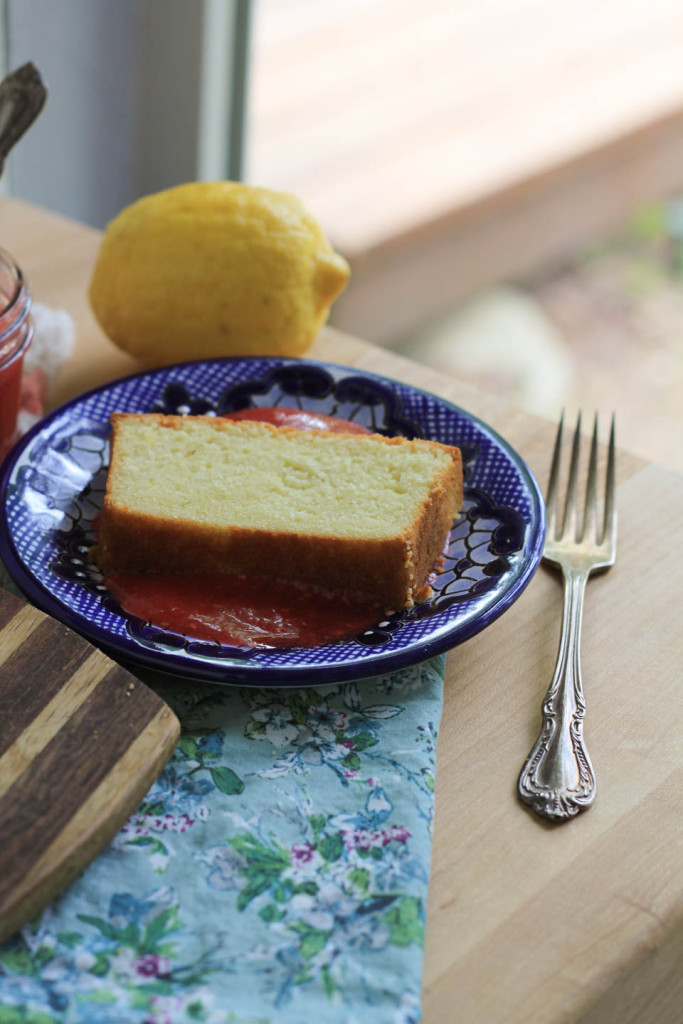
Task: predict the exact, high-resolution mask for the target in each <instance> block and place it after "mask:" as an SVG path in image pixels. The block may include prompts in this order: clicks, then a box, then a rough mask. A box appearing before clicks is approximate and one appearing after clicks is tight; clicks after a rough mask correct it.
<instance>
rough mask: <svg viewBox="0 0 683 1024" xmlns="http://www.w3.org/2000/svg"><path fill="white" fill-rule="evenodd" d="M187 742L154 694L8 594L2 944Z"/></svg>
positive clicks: (0, 629) (1, 643) (2, 682)
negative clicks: (181, 743)
mask: <svg viewBox="0 0 683 1024" xmlns="http://www.w3.org/2000/svg"><path fill="white" fill-rule="evenodd" d="M179 733H180V725H179V723H178V720H177V718H176V717H175V715H174V714H173V712H172V711H171V710H170V708H169V707H168V706H167V705H166V704H164V702H163V701H162V700H161V699H160V698H159V697H157V695H156V694H155V693H153V692H152V690H150V689H148V687H146V686H144V685H143V683H141V682H140V681H139V680H138V679H136V678H135V677H134V676H133V675H131V674H130V673H129V672H127V671H126V670H125V669H123V668H121V667H120V666H119V665H117V664H116V663H115V662H113V661H111V659H110V658H107V657H106V656H105V655H104V654H102V652H101V651H98V650H97V649H96V648H95V647H93V646H92V645H91V644H89V643H88V642H87V641H86V640H83V639H82V638H81V637H80V636H78V635H77V634H76V633H74V632H73V631H72V630H70V629H67V628H66V626H63V625H62V624H61V623H59V622H57V621H56V620H55V619H51V618H49V617H48V616H47V615H44V614H43V613H42V612H40V611H38V610H37V609H36V608H33V607H31V606H30V605H27V604H24V602H23V601H20V600H19V599H18V598H16V597H14V596H13V595H11V594H9V593H7V591H4V590H0V941H2V940H4V939H5V938H7V937H8V936H9V935H11V934H12V933H13V932H15V931H16V930H17V928H19V927H20V926H21V925H22V924H24V923H25V922H26V921H28V920H30V919H31V918H32V917H33V915H34V914H36V913H37V911H39V910H40V909H41V908H42V907H43V906H44V905H45V904H46V903H48V902H49V901H50V900H51V899H53V898H54V897H55V896H56V895H57V894H58V893H59V892H60V891H61V890H62V889H63V888H64V887H65V886H66V885H68V884H69V882H71V881H72V880H73V879H74V878H75V877H76V875H78V874H79V873H80V872H81V871H82V870H83V869H84V868H85V867H86V865H87V864H89V862H90V861H91V860H92V859H93V858H94V857H95V856H96V855H97V854H98V853H99V852H100V850H102V848H103V847H104V846H105V845H106V844H107V842H108V841H109V840H110V839H111V838H112V837H113V836H114V835H115V834H116V832H117V831H118V829H119V828H120V826H121V825H122V824H123V823H124V821H125V820H126V818H127V817H128V815H129V814H131V813H132V812H133V811H134V810H135V808H136V807H137V805H138V804H139V802H140V800H141V799H142V797H143V796H144V795H145V793H146V791H147V789H148V788H149V786H150V785H151V784H152V782H153V781H154V779H155V778H156V777H157V776H158V774H159V773H160V771H161V769H162V768H163V766H164V764H165V763H166V762H167V761H168V759H169V758H170V756H171V754H172V752H173V748H174V747H175V744H176V741H177V739H178V736H179Z"/></svg>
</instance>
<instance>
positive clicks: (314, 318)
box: [88, 182, 349, 366]
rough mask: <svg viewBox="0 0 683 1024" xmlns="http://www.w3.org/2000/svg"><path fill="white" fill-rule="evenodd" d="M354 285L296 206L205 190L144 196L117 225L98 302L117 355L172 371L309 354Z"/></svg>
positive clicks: (95, 287) (265, 195) (286, 200)
mask: <svg viewBox="0 0 683 1024" xmlns="http://www.w3.org/2000/svg"><path fill="white" fill-rule="evenodd" d="M348 278H349V266H348V264H347V262H346V260H345V259H344V258H343V257H342V256H340V255H339V254H337V253H335V252H334V250H333V249H332V247H331V245H330V244H329V242H328V241H327V239H326V237H325V235H324V233H323V231H322V229H321V227H320V225H319V224H318V223H317V221H316V220H315V219H314V218H313V217H312V216H311V215H310V214H308V213H307V211H306V210H305V208H304V206H303V204H302V203H301V202H300V201H299V200H298V199H297V198H296V197H295V196H292V195H289V194H287V193H283V192H275V191H272V190H270V189H265V188H257V187H254V186H249V185H244V184H241V183H238V182H209V183H206V182H197V183H191V184H186V185H179V186H176V187H175V188H171V189H167V190H165V191H163V192H158V193H155V194H154V195H149V196H145V197H143V198H142V199H139V200H138V201H137V202H135V203H133V204H132V205H130V206H128V207H126V208H125V209H124V210H123V211H122V212H121V213H120V214H119V215H118V216H117V217H116V218H115V219H114V220H113V221H111V223H110V224H109V225H108V226H107V228H106V230H105V233H104V237H103V239H102V243H101V245H100V250H99V253H98V257H97V260H96V264H95V268H94V271H93V276H92V279H91V282H90V288H89V293H88V294H89V299H90V304H91V307H92V309H93V312H94V314H95V317H96V318H97V320H98V322H99V324H100V326H101V327H102V329H103V330H104V332H105V334H107V336H108V337H109V338H110V339H111V341H113V342H114V344H115V345H117V346H118V347H119V348H121V349H124V350H125V351H126V352H129V353H130V354H131V355H133V356H135V357H137V358H138V359H139V360H140V361H141V362H142V363H143V364H145V365H148V366H161V365H165V364H168V363H173V362H178V361H182V360H185V359H201V358H212V357H216V356H246V355H281V356H300V355H302V354H303V353H304V352H306V351H307V349H308V348H310V346H311V345H312V344H313V341H314V340H315V337H316V335H317V334H318V332H319V330H320V328H321V327H322V325H323V324H324V323H325V321H326V319H327V317H328V314H329V310H330V306H331V304H332V302H333V301H334V300H335V299H336V298H337V296H338V295H339V294H340V293H341V292H342V291H343V290H344V288H345V286H346V283H347V281H348Z"/></svg>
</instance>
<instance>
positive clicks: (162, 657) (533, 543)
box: [0, 356, 545, 687]
mask: <svg viewBox="0 0 683 1024" xmlns="http://www.w3.org/2000/svg"><path fill="white" fill-rule="evenodd" d="M260 361H262V362H263V363H264V365H265V364H272V363H278V364H280V365H302V366H310V367H314V368H319V369H322V370H327V371H337V372H339V371H341V372H343V373H351V374H355V375H358V376H361V377H363V378H367V379H369V380H371V381H376V382H378V383H379V384H382V385H384V386H387V387H389V388H391V387H393V386H395V385H396V384H398V385H399V386H400V387H402V388H407V389H409V390H410V391H412V392H414V393H416V394H419V395H425V396H427V397H428V398H429V399H431V400H432V401H434V402H436V403H438V404H439V405H440V406H442V407H445V408H446V409H448V410H450V411H452V412H453V413H455V414H457V415H458V416H460V417H463V418H464V419H466V420H468V421H469V422H470V423H471V424H472V425H473V426H475V427H476V429H477V430H478V431H479V432H480V433H481V434H483V435H484V436H485V437H486V438H487V439H488V440H489V441H490V442H492V443H493V444H494V445H496V446H497V447H498V448H500V449H502V451H503V452H504V453H505V454H506V455H507V457H508V459H509V460H510V462H511V463H512V464H513V465H514V468H515V470H516V472H517V474H518V478H519V480H520V483H521V484H522V486H523V488H524V490H525V492H526V496H527V499H528V501H529V505H530V512H529V519H528V522H527V531H528V543H529V548H528V553H527V557H526V560H525V561H524V563H523V565H522V566H521V567H520V569H519V570H518V571H516V572H515V573H514V574H513V575H512V577H511V579H510V580H509V581H508V583H507V585H506V586H505V589H504V590H503V591H502V593H500V594H499V595H498V597H497V599H496V600H495V601H494V602H493V603H492V604H491V605H490V606H489V607H487V608H484V609H482V610H481V611H480V612H479V613H478V614H476V615H475V616H474V617H473V618H470V619H468V620H466V621H464V622H461V623H454V624H453V628H452V629H450V630H448V631H445V632H443V633H442V634H440V635H438V636H436V637H434V638H433V639H427V640H425V641H424V642H422V643H419V644H418V643H414V644H413V645H411V646H409V647H408V648H404V649H401V650H394V651H388V652H387V651H384V652H382V651H381V650H377V653H372V654H369V655H368V656H367V657H366V658H365V659H364V660H363V661H362V662H358V663H354V662H341V663H331V664H330V663H326V664H324V665H320V664H318V665H315V664H313V665H298V666H293V667H282V666H278V667H274V666H262V665H259V664H257V663H254V662H251V663H250V662H248V661H246V662H244V663H243V664H239V665H235V664H233V663H230V664H224V663H223V664H221V663H220V662H213V663H207V662H205V661H198V662H193V661H191V660H190V658H188V657H181V656H179V655H176V654H174V653H173V652H172V651H163V652H160V651H154V650H149V649H147V648H144V647H141V646H140V645H134V644H133V641H132V640H130V639H128V638H125V637H122V638H119V637H117V636H114V637H112V634H111V633H110V631H109V630H107V629H105V628H103V627H101V626H99V625H97V624H96V623H93V622H92V621H91V620H90V619H89V618H88V617H87V616H85V615H83V614H81V613H79V612H77V611H74V610H73V609H72V608H70V607H69V606H68V605H67V604H65V603H63V602H62V601H60V600H59V598H58V597H56V596H55V595H54V594H53V593H51V592H50V590H49V589H48V588H47V587H46V586H45V585H44V584H43V583H42V582H41V581H40V580H39V579H37V578H36V577H35V576H34V575H33V574H32V572H31V571H30V569H29V568H28V566H27V565H26V563H25V562H24V561H23V559H22V558H21V556H20V555H19V553H18V551H17V549H16V547H15V543H14V539H13V536H12V532H11V530H10V527H9V525H8V521H7V517H6V505H7V490H8V486H9V483H10V480H11V477H12V474H13V471H14V468H15V466H16V464H17V462H18V461H19V459H20V458H21V456H22V454H23V453H24V451H25V450H26V449H27V448H28V447H29V446H30V445H31V444H32V443H33V441H34V440H35V439H36V438H37V437H39V436H40V435H41V434H42V433H43V432H44V431H45V430H46V429H48V428H49V427H50V426H51V425H52V423H53V422H54V421H55V420H56V419H58V418H59V417H61V416H64V415H65V414H68V413H69V411H70V410H71V409H73V407H74V406H77V405H79V404H81V403H84V402H87V400H88V399H90V398H92V397H93V396H97V395H101V394H103V393H105V392H107V391H109V390H111V389H112V388H116V387H120V386H121V385H125V384H126V383H128V382H132V381H135V380H139V379H141V378H146V377H154V376H156V375H158V374H163V375H165V374H169V373H172V372H173V371H174V370H186V369H191V368H192V367H193V366H206V365H207V364H220V365H224V364H239V363H247V362H248V363H259V362H260ZM0 498H1V499H2V514H1V515H0V557H1V558H2V560H3V562H4V564H5V567H6V569H7V571H8V573H9V575H10V577H11V578H12V579H13V581H14V582H15V584H16V585H17V586H18V587H19V589H20V590H21V591H22V592H23V593H24V594H25V595H26V597H27V598H28V599H29V600H30V601H31V602H32V603H33V604H34V605H36V607H38V608H39V609H40V610H42V611H44V612H46V613H47V614H48V615H51V616H52V617H53V618H56V619H58V620H59V621H61V622H63V623H64V625H66V626H68V627H69V628H71V629H73V630H74V631H75V632H77V633H79V634H80V635H81V636H83V637H85V638H86V639H87V640H89V641H90V642H91V643H93V644H94V645H95V646H96V647H98V648H100V649H101V650H102V651H104V653H105V654H107V655H109V656H110V657H112V658H115V659H118V660H119V661H124V662H127V663H129V664H133V665H139V666H142V667H145V668H148V669H152V670H154V671H155V672H157V673H159V672H160V673H163V674H167V675H170V676H175V677H181V678H184V679H187V680H192V681H195V682H203V683H213V684H216V685H223V686H244V685H250V686H275V687H277V686H294V687H295V686H301V687H304V686H316V685H318V686H319V685H326V684H328V683H340V682H349V681H351V680H356V681H360V680H362V679H365V678H370V677H372V676H376V675H379V674H385V673H387V672H392V671H396V670H398V669H401V668H406V667H408V666H410V665H414V664H417V663H419V662H422V661H425V660H426V659H428V658H431V657H434V656H435V655H437V654H442V653H444V652H446V651H448V650H450V649H452V648H454V647H456V646H459V645H460V644H461V643H463V642H464V641H466V640H469V639H471V637H473V636H475V635H476V634H477V633H480V632H481V631H482V630H484V629H486V628H487V627H488V626H489V625H490V624H491V623H492V622H494V621H495V620H496V619H497V618H499V617H500V616H501V615H502V614H503V613H504V612H505V611H507V610H508V609H509V608H510V607H511V605H512V604H514V602H515V601H516V600H517V599H518V597H519V596H520V595H521V594H522V592H523V591H524V590H525V589H526V587H527V586H528V584H529V582H530V581H531V579H532V577H533V575H534V574H535V572H536V570H537V568H538V566H539V564H540V560H541V555H542V552H543V542H544V539H545V505H544V500H543V496H542V493H541V490H540V487H539V485H538V482H537V481H536V479H535V477H534V475H533V473H532V472H531V470H530V469H529V467H528V466H527V464H526V462H525V461H524V459H523V458H522V457H521V455H519V453H518V452H517V451H516V450H515V449H514V448H513V447H512V445H511V444H510V443H509V442H508V441H506V440H505V438H503V437H502V436H501V435H500V434H499V433H498V432H497V431H496V430H495V429H494V428H493V427H491V426H489V425H488V424H487V423H486V422H485V421H484V420H482V419H480V418H479V417H478V416H475V415H473V414H472V413H470V412H468V411H467V410H466V409H463V408H462V407H461V406H458V405H456V404H455V403H454V402H450V401H449V400H448V399H445V398H442V397H441V396H440V395H436V394H434V393H433V392H430V391H426V390H425V389H424V388H419V387H416V386H415V385H412V384H408V383H406V382H404V381H398V380H395V379H393V378H391V377H387V376H384V375H382V374H378V373H374V372H372V371H368V370H365V369H363V368H360V367H355V366H349V365H346V364H343V363H332V362H322V361H319V360H312V359H305V358H299V359H296V358H291V357H284V356H283V357H279V356H226V357H222V358H215V359H193V360H187V361H183V362H179V363H173V364H170V365H168V366H161V367H156V368H153V369H148V370H140V371H136V372H135V373H131V374H126V375H125V376H123V377H118V378H116V379H115V380H112V381H109V382H107V383H105V384H101V385H99V386H97V387H93V388H90V389H88V390H87V391H84V392H82V393H80V394H78V395H76V396H74V397H73V398H72V399H69V400H67V401H66V402H63V403H62V404H61V405H59V406H57V407H56V408H55V409H53V410H52V411H51V412H49V413H47V414H46V415H45V416H44V417H43V418H42V419H41V420H39V421H38V423H36V424H35V425H34V426H33V427H31V428H30V429H29V430H28V431H27V432H26V433H25V434H24V436H23V437H22V438H21V439H20V440H19V441H18V442H17V443H16V445H15V446H14V447H13V448H12V450H11V451H10V452H9V454H8V455H7V457H6V458H5V460H4V462H3V464H2V466H0ZM321 675H324V679H322V680H321V678H320V676H321Z"/></svg>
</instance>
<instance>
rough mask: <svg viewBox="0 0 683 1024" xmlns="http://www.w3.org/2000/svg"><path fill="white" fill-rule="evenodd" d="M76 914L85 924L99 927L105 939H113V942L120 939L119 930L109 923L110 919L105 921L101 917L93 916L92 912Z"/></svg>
mask: <svg viewBox="0 0 683 1024" xmlns="http://www.w3.org/2000/svg"><path fill="white" fill-rule="evenodd" d="M76 916H77V918H78V920H79V921H82V922H83V923H84V924H91V925H93V927H94V928H97V929H98V931H100V932H102V934H103V935H104V937H105V939H111V941H112V942H117V941H118V938H119V930H118V928H114V926H113V925H111V924H109V922H108V921H103V920H102V918H101V917H92V916H91V915H90V914H77V915H76Z"/></svg>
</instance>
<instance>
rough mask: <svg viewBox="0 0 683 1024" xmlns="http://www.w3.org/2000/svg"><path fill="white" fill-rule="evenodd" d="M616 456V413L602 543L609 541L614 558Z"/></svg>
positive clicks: (612, 433) (610, 448)
mask: <svg viewBox="0 0 683 1024" xmlns="http://www.w3.org/2000/svg"><path fill="white" fill-rule="evenodd" d="M615 461H616V459H615V455H614V413H612V426H611V429H610V432H609V449H608V452H607V479H606V482H605V522H604V525H603V530H602V537H601V538H600V543H603V542H604V541H605V540H608V541H609V543H610V545H611V548H612V556H614V555H615V554H616V544H617V507H616V503H615V500H614V491H615V471H614V465H615Z"/></svg>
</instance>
